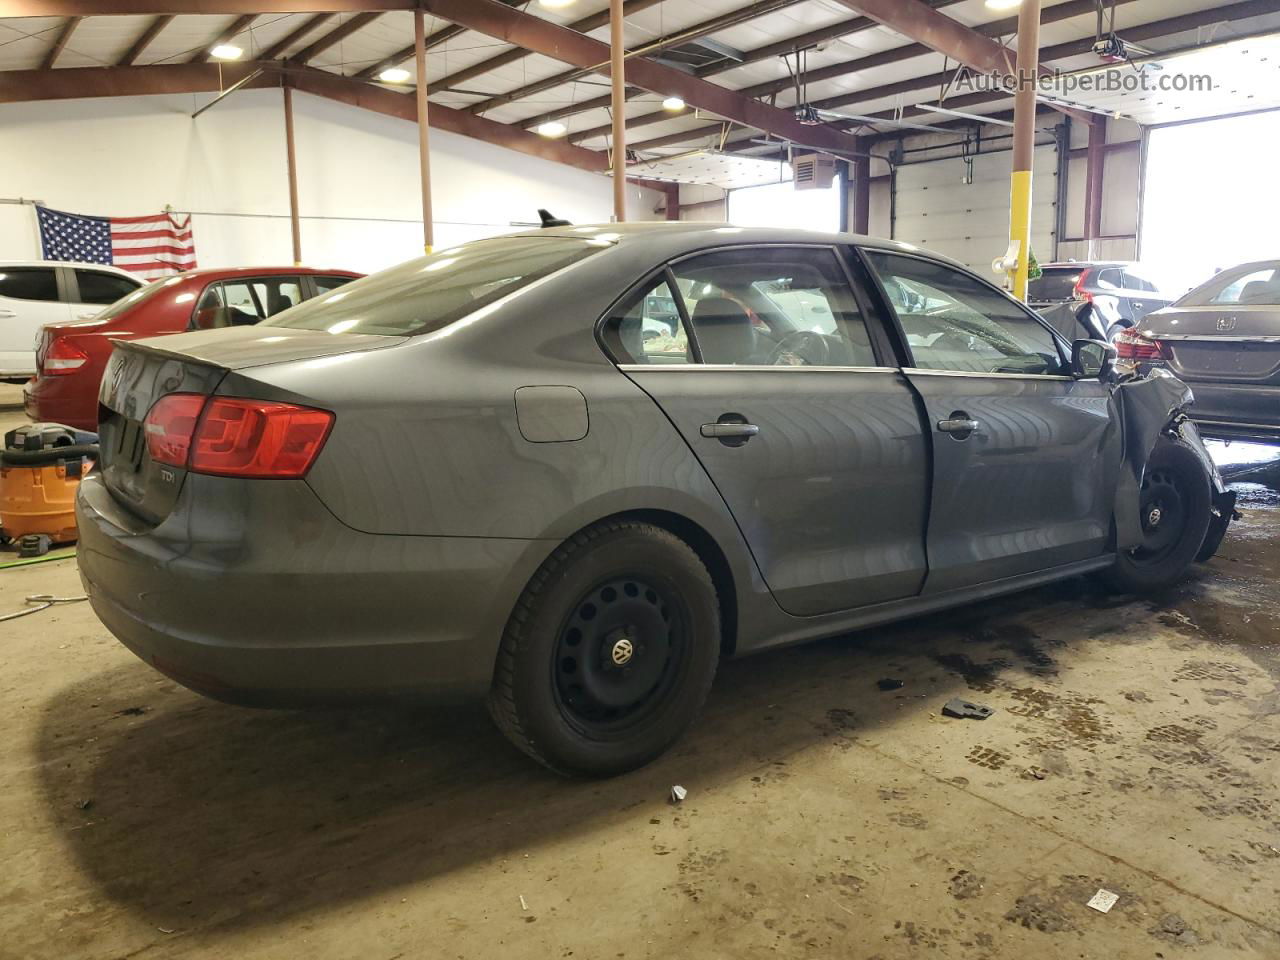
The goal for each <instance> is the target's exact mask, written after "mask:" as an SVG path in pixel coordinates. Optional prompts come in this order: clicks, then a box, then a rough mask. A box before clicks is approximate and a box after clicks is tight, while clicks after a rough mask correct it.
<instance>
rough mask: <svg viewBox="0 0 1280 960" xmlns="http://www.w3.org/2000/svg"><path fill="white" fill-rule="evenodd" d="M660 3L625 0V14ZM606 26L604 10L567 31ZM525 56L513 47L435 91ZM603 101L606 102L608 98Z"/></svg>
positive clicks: (454, 75) (451, 78)
mask: <svg viewBox="0 0 1280 960" xmlns="http://www.w3.org/2000/svg"><path fill="white" fill-rule="evenodd" d="M661 2H662V0H627V4H626V12H627V14H628V15H631V14H634V13H639V12H640V11H641V10H644V9H647V8H648V7H653V6H656V5H657V4H659V3H661ZM608 24H609V11H608V9H607V8H606V9H604V10H601V11H600V12H598V13H593V14H591V16H589V17H583V18H582V19H581V20H575V21H573V23H571V24H569V29H570V30H577V31H578V32H579V33H590V32H591V31H592V30H599V29H600V28H601V27H604V26H608ZM527 56H529V51H528V50H524V49H522V48H520V47H513V48H512V49H510V50H505V51H503V52H502V53H500V54H498V55H497V56H496V57H490V58H489V59H488V60H482V61H481V62H480V63H476V64H473V65H472V66H469V67H463V68H462V69H461V70H455V71H454V72H453V73H451V74H449V75H448V76H444V77H441V78H440V80H439V82H438V83H436V89H437V90H445V89H448V88H449V87H458V86H461V85H462V84H464V83H466V82H467V81H469V80H474V79H475V78H476V77H479V76H483V75H484V74H486V73H489V72H491V71H493V70H497V69H498V68H499V67H505V66H507V65H508V64H512V63H517V62H519V61H520V60H523V59H524V58H525V57H527ZM504 96H505V94H504ZM605 99H606V100H608V97H606V98H605Z"/></svg>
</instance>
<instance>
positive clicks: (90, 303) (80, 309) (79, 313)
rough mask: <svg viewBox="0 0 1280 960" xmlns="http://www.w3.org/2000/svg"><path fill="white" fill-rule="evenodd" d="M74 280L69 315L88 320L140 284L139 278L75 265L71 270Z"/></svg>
mask: <svg viewBox="0 0 1280 960" xmlns="http://www.w3.org/2000/svg"><path fill="white" fill-rule="evenodd" d="M71 276H72V279H73V281H74V284H73V286H72V290H71V291H70V298H71V315H72V317H73V318H74V319H76V320H89V319H92V318H93V317H95V316H97V315H98V314H99V313H101V312H102V308H103V307H106V306H110V305H111V304H113V303H115V302H116V301H117V300H119V299H120V298H121V297H127V296H128V295H129V294H131V293H133V291H135V290H137V289H138V288H139V287H140V286H142V281H141V280H135V279H134V278H132V277H122V276H120V274H118V273H111V272H109V271H107V270H93V269H90V268H87V267H75V268H74V269H72V270H71Z"/></svg>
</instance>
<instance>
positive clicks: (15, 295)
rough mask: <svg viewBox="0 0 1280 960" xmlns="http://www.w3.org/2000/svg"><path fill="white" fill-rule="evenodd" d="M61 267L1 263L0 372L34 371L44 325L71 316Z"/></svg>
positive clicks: (4, 374)
mask: <svg viewBox="0 0 1280 960" xmlns="http://www.w3.org/2000/svg"><path fill="white" fill-rule="evenodd" d="M62 285H63V284H62V279H61V278H60V277H59V275H58V268H57V267H54V266H52V265H50V266H47V267H44V266H8V265H5V264H0V375H3V376H25V375H28V374H32V373H35V369H36V355H35V342H36V337H37V336H38V335H39V333H40V330H41V328H43V327H45V326H48V325H49V324H52V323H66V322H67V321H68V320H70V319H71V310H70V306H69V304H68V303H67V302H66V300H65V299H64V297H63V293H62Z"/></svg>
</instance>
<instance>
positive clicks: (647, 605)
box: [489, 520, 720, 776]
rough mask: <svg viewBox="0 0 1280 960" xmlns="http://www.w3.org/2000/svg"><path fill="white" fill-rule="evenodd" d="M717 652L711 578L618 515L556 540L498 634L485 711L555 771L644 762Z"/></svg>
mask: <svg viewBox="0 0 1280 960" xmlns="http://www.w3.org/2000/svg"><path fill="white" fill-rule="evenodd" d="M719 656H720V608H719V603H718V601H717V599H716V591H715V587H714V585H713V584H712V580H711V576H710V574H709V573H708V572H707V569H706V567H705V566H704V565H703V563H702V561H701V560H700V559H699V557H698V555H697V554H696V553H694V551H693V550H692V549H691V548H690V547H689V545H688V544H686V543H685V542H684V541H683V540H680V539H679V538H678V537H676V536H674V535H673V534H671V533H670V532H668V531H666V530H663V529H661V528H660V527H656V526H653V525H651V524H647V523H640V522H638V521H629V520H619V521H609V522H605V523H599V524H596V525H594V526H591V527H588V528H587V529H585V530H583V531H582V532H580V533H577V534H575V535H574V536H573V537H571V538H570V539H568V540H567V541H565V542H564V543H563V544H561V546H559V547H558V548H557V549H556V551H555V552H554V553H553V554H552V555H551V556H550V557H549V558H548V559H547V560H546V562H545V563H543V565H542V567H541V568H539V570H538V572H537V573H536V574H534V576H533V579H532V580H530V581H529V585H528V586H527V587H526V588H525V591H524V593H523V594H522V595H521V597H520V599H519V601H517V603H516V607H515V610H514V611H513V612H512V615H511V619H510V621H509V622H508V623H507V628H506V631H505V632H504V634H503V639H502V645H501V648H500V649H499V652H498V662H497V667H496V670H495V673H494V681H493V687H492V689H491V691H490V694H489V712H490V714H491V715H492V716H493V719H494V721H495V722H496V723H497V725H498V727H499V728H500V729H501V730H502V732H503V733H504V734H505V735H506V736H507V738H508V739H509V740H511V742H512V743H513V744H515V745H516V746H517V747H519V748H520V749H521V750H523V751H524V752H525V753H527V754H528V755H529V756H530V757H532V758H533V759H534V760H537V761H538V762H539V763H541V764H543V765H544V766H546V767H548V768H550V769H551V770H554V771H555V772H557V773H560V774H565V775H579V776H612V775H614V774H618V773H624V772H626V771H628V770H633V769H635V768H636V767H640V766H643V765H644V764H646V763H648V762H649V761H650V760H652V759H654V758H655V757H657V756H658V755H659V754H661V753H662V752H663V751H664V750H666V749H667V747H669V746H670V745H671V744H672V743H673V742H674V741H675V740H676V738H677V737H679V736H680V734H681V733H683V732H684V730H685V729H686V728H687V727H688V726H689V725H690V723H692V722H693V719H694V717H695V716H696V715H697V713H698V711H699V709H701V707H702V704H703V701H704V700H705V699H706V696H707V693H708V691H709V690H710V689H711V682H712V680H713V679H714V677H715V672H716V666H717V664H718V662H719Z"/></svg>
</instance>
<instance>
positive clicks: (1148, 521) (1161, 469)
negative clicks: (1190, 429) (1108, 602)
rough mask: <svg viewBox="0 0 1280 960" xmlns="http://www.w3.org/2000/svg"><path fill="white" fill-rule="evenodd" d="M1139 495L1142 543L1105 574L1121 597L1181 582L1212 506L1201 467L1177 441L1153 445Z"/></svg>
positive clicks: (1202, 536)
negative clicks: (1122, 593)
mask: <svg viewBox="0 0 1280 960" xmlns="http://www.w3.org/2000/svg"><path fill="white" fill-rule="evenodd" d="M1140 497H1141V499H1140V501H1139V515H1140V516H1141V518H1142V532H1143V542H1142V543H1141V544H1139V545H1138V546H1137V547H1135V548H1134V549H1132V550H1124V551H1121V552H1120V553H1119V554H1118V555H1117V557H1116V563H1115V566H1114V567H1112V568H1111V569H1110V570H1108V571H1107V572H1106V574H1105V577H1106V579H1107V581H1108V583H1109V584H1110V585H1111V586H1112V587H1114V588H1116V589H1117V590H1121V591H1123V592H1126V593H1142V592H1145V591H1149V590H1159V589H1161V588H1162V587H1167V586H1169V585H1170V584H1172V583H1176V582H1177V581H1178V580H1179V579H1181V578H1182V576H1183V575H1184V574H1185V573H1186V572H1187V569H1188V568H1189V567H1190V566H1191V564H1192V562H1193V561H1194V560H1195V559H1196V555H1197V554H1198V553H1199V552H1200V548H1201V545H1202V544H1204V542H1205V534H1206V532H1207V531H1208V529H1209V521H1210V519H1211V511H1212V507H1213V498H1212V492H1211V490H1210V486H1209V476H1208V474H1207V473H1206V472H1205V469H1204V465H1203V464H1202V463H1201V461H1200V458H1199V457H1198V456H1196V454H1195V452H1194V451H1193V450H1192V449H1191V448H1190V447H1188V446H1187V445H1186V444H1185V443H1183V442H1181V441H1179V440H1169V439H1161V440H1160V441H1159V442H1157V444H1156V447H1155V449H1154V450H1153V451H1152V452H1151V457H1150V459H1149V460H1148V461H1147V468H1146V471H1145V473H1144V474H1143V478H1142V490H1141V494H1140Z"/></svg>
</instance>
